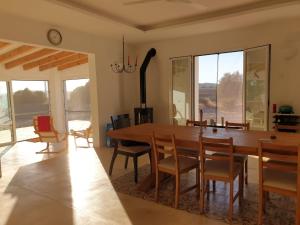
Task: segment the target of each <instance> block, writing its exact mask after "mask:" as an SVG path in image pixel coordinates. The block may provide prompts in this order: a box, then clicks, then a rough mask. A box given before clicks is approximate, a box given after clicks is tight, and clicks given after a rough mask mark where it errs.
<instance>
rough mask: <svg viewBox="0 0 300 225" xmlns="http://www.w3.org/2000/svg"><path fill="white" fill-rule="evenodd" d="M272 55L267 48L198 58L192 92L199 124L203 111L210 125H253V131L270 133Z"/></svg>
mask: <svg viewBox="0 0 300 225" xmlns="http://www.w3.org/2000/svg"><path fill="white" fill-rule="evenodd" d="M269 51H270V46H263V47H258V48H252V49H247V50H244V51H237V52H227V53H219V54H211V55H203V56H196V57H195V60H194V64H195V65H194V82H195V83H194V90H192V89H191V88H190V89H189V90H190V91H191V92H192V93H193V95H194V96H195V97H194V118H195V120H199V119H200V111H201V110H202V112H203V120H208V122H210V120H213V121H214V122H216V123H217V124H221V123H222V121H223V120H224V121H230V122H236V123H241V122H249V123H250V129H252V130H267V129H268V112H269V111H268V99H269ZM173 73H174V72H173ZM173 79H174V78H173ZM173 89H174V88H173ZM185 92H188V91H187V90H185ZM191 108H192V107H191Z"/></svg>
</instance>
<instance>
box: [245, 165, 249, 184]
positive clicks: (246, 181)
mask: <svg viewBox="0 0 300 225" xmlns="http://www.w3.org/2000/svg"><path fill="white" fill-rule="evenodd" d="M245 184H248V159H246V161H245Z"/></svg>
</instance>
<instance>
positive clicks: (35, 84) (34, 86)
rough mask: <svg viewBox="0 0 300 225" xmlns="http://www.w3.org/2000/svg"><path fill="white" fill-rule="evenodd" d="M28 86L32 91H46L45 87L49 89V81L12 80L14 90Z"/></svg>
mask: <svg viewBox="0 0 300 225" xmlns="http://www.w3.org/2000/svg"><path fill="white" fill-rule="evenodd" d="M45 85H46V86H45ZM26 88H28V89H30V90H32V91H45V89H46V90H48V87H47V82H45V81H21V80H20V81H19V80H17V81H16V80H13V81H12V90H13V92H16V91H20V90H24V89H26Z"/></svg>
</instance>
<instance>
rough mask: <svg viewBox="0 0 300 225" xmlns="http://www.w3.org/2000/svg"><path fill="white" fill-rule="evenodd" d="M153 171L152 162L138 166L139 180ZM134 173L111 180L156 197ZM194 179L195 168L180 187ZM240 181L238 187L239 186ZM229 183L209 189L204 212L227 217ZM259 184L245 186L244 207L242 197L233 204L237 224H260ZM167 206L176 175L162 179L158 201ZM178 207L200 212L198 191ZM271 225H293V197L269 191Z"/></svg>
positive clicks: (146, 197)
mask: <svg viewBox="0 0 300 225" xmlns="http://www.w3.org/2000/svg"><path fill="white" fill-rule="evenodd" d="M149 173H150V166H149V165H145V166H143V167H141V168H139V180H140V181H142V180H143V179H144V178H145V177H146V176H147V175H149ZM133 177H134V174H133V172H129V173H127V174H125V175H123V176H121V177H118V178H116V179H114V180H112V184H113V186H114V188H115V190H116V191H117V192H120V193H123V194H127V195H130V196H133V197H137V198H142V199H144V200H148V201H155V200H154V194H155V190H154V189H152V190H150V191H148V192H147V193H146V192H141V191H138V190H137V187H138V185H137V184H135V183H134V179H133ZM194 182H195V173H194V172H193V171H192V172H190V173H188V174H185V175H182V177H181V187H182V188H185V187H188V186H190V185H192V184H194ZM236 187H237V183H236V184H235V190H237V188H236ZM228 195H229V186H227V185H224V183H221V182H217V188H216V192H214V193H213V192H210V193H209V197H208V199H206V207H205V214H204V216H206V217H208V218H210V219H214V220H219V221H223V222H228V221H227V212H228V201H229V197H228ZM257 199H258V186H257V184H251V183H250V184H248V185H246V186H245V190H244V199H243V201H242V205H241V207H239V201H238V200H236V202H235V204H234V218H233V223H234V224H243V225H254V224H257V218H258V214H257V207H258V200H257ZM157 204H163V205H165V206H169V207H173V206H174V179H172V178H168V179H166V180H164V181H163V183H162V184H161V188H160V194H159V203H157ZM179 210H185V211H187V212H189V213H193V214H200V210H199V201H198V199H197V194H196V191H194V190H193V191H190V192H188V193H186V194H184V195H181V196H180V203H179ZM264 224H272V225H292V224H295V202H294V200H293V199H289V198H287V197H282V196H279V195H275V194H270V197H269V200H268V201H267V204H266V213H265V223H264Z"/></svg>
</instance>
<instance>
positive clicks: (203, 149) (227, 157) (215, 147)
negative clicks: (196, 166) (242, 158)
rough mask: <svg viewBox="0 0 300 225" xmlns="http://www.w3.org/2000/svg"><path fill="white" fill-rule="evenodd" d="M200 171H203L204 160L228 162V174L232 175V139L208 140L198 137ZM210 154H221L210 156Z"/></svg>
mask: <svg viewBox="0 0 300 225" xmlns="http://www.w3.org/2000/svg"><path fill="white" fill-rule="evenodd" d="M199 144H200V160H201V163H200V165H201V171H203V172H204V171H205V162H206V160H215V161H228V162H229V163H230V171H228V172H230V174H233V164H234V159H233V139H232V138H208V137H202V136H200V137H199ZM211 152H215V153H222V154H210V153H211Z"/></svg>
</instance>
